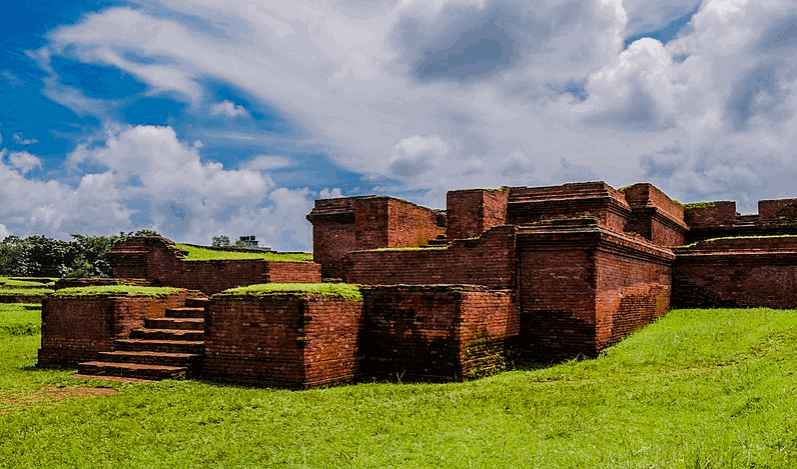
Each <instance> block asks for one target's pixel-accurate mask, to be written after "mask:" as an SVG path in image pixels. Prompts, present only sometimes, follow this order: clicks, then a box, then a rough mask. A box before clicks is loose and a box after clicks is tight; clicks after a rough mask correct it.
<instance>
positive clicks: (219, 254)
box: [175, 243, 313, 262]
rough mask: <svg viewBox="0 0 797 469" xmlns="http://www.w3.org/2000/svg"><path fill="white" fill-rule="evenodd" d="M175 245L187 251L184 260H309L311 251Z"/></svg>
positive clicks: (311, 255)
mask: <svg viewBox="0 0 797 469" xmlns="http://www.w3.org/2000/svg"><path fill="white" fill-rule="evenodd" d="M175 246H176V247H178V248H180V249H183V250H186V251H188V254H187V255H186V256H185V257H184V258H183V260H186V261H212V260H224V259H263V260H266V261H274V262H311V261H312V260H313V253H308V252H299V253H290V252H269V251H263V252H241V251H216V250H213V249H205V248H201V247H196V246H189V245H187V244H179V243H178V244H175Z"/></svg>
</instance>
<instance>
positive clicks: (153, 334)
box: [130, 329, 205, 341]
mask: <svg viewBox="0 0 797 469" xmlns="http://www.w3.org/2000/svg"><path fill="white" fill-rule="evenodd" d="M130 338H131V339H145V340H191V341H193V340H204V339H205V331H204V330H202V331H196V330H191V329H135V330H132V331H130Z"/></svg>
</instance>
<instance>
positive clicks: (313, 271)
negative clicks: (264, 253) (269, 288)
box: [265, 262, 321, 283]
mask: <svg viewBox="0 0 797 469" xmlns="http://www.w3.org/2000/svg"><path fill="white" fill-rule="evenodd" d="M265 264H266V282H269V283H320V282H321V265H320V264H316V263H315V262H266V263H265Z"/></svg>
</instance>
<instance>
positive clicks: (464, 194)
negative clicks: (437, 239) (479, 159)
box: [446, 188, 509, 240]
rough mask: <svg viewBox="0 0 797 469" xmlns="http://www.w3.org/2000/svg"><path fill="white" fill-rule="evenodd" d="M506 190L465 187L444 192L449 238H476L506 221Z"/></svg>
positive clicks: (507, 196)
mask: <svg viewBox="0 0 797 469" xmlns="http://www.w3.org/2000/svg"><path fill="white" fill-rule="evenodd" d="M508 200H509V189H508V188H501V189H497V190H494V189H465V190H457V191H449V192H448V193H447V194H446V214H447V219H448V227H447V230H446V237H447V238H448V239H449V240H453V239H465V238H475V237H478V236H481V234H482V233H483V232H485V231H487V230H489V229H490V228H493V227H495V226H501V225H505V224H506V217H507V203H508Z"/></svg>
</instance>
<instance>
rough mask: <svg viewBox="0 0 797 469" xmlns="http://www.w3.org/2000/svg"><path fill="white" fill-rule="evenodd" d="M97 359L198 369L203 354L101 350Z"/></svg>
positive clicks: (107, 361)
mask: <svg viewBox="0 0 797 469" xmlns="http://www.w3.org/2000/svg"><path fill="white" fill-rule="evenodd" d="M97 361H102V362H106V363H109V362H110V363H137V364H140V365H165V366H185V367H188V368H193V369H197V368H198V367H200V366H201V364H202V355H200V354H197V353H174V352H156V351H152V350H141V351H130V350H119V351H116V352H100V353H99V354H98V359H97Z"/></svg>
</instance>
